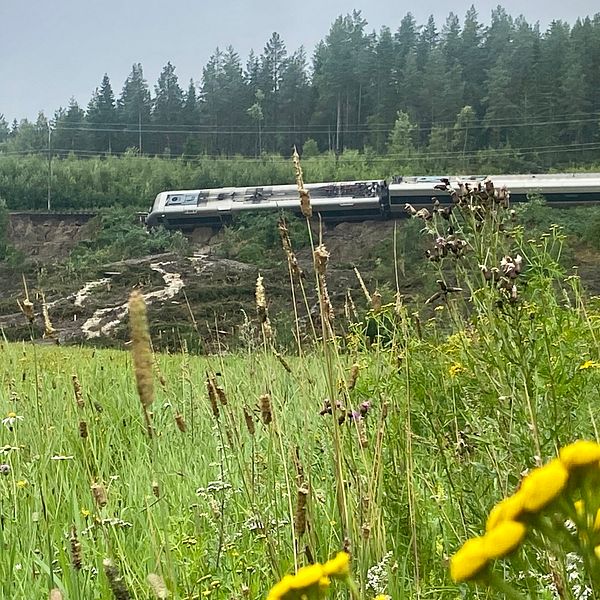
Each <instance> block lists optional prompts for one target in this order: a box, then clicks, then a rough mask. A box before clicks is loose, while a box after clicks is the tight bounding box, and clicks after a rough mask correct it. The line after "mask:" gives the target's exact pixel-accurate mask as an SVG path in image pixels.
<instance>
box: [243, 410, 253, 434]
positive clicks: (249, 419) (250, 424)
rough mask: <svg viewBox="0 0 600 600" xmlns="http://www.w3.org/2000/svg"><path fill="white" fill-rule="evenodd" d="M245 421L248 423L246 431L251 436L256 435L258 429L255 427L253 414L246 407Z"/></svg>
mask: <svg viewBox="0 0 600 600" xmlns="http://www.w3.org/2000/svg"><path fill="white" fill-rule="evenodd" d="M244 421H245V422H246V429H247V430H248V433H249V434H250V435H254V434H255V433H256V427H255V425H254V417H253V416H252V413H251V412H250V411H249V410H248V409H247V408H246V407H245V406H244Z"/></svg>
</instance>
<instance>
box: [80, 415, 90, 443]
mask: <svg viewBox="0 0 600 600" xmlns="http://www.w3.org/2000/svg"><path fill="white" fill-rule="evenodd" d="M87 436H88V425H87V422H86V421H84V420H83V419H82V420H81V421H79V437H80V438H83V439H85V438H86V437H87Z"/></svg>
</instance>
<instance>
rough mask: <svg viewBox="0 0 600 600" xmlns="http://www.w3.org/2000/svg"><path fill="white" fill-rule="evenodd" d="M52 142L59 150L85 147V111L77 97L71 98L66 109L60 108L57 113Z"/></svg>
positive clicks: (65, 150) (73, 150)
mask: <svg viewBox="0 0 600 600" xmlns="http://www.w3.org/2000/svg"><path fill="white" fill-rule="evenodd" d="M52 143H53V146H54V148H55V149H56V151H57V152H61V151H64V152H71V151H72V152H76V151H77V150H84V149H85V143H86V132H85V111H84V110H83V109H82V108H80V106H79V104H77V101H76V100H75V98H71V100H70V101H69V106H68V107H67V109H66V110H60V109H59V110H58V111H57V113H56V114H55V116H54V133H53V134H52Z"/></svg>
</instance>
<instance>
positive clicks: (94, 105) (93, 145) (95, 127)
mask: <svg viewBox="0 0 600 600" xmlns="http://www.w3.org/2000/svg"><path fill="white" fill-rule="evenodd" d="M86 122H87V125H88V129H89V133H88V148H89V149H90V150H94V151H95V152H108V153H110V152H112V150H113V148H112V144H113V141H114V139H115V137H116V135H117V134H118V132H119V130H120V129H121V127H120V126H119V124H118V121H117V111H116V107H115V95H114V94H113V90H112V87H111V85H110V79H109V77H108V75H107V74H106V73H105V74H104V77H103V78H102V83H101V84H100V88H96V90H95V91H94V94H93V96H92V99H91V100H90V102H89V104H88V108H87V114H86Z"/></svg>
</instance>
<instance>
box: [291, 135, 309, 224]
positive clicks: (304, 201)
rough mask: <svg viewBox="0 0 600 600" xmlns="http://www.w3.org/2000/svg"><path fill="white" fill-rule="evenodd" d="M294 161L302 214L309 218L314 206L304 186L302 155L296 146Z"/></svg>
mask: <svg viewBox="0 0 600 600" xmlns="http://www.w3.org/2000/svg"><path fill="white" fill-rule="evenodd" d="M292 160H293V161H294V171H295V175H296V185H297V186H298V193H299V194H300V211H301V212H302V215H303V216H305V217H306V218H307V219H310V218H311V217H312V206H311V204H310V194H309V193H308V190H307V189H306V188H305V187H304V176H303V174H302V165H301V164H300V156H299V155H298V151H297V150H296V147H295V146H294V154H293V155H292Z"/></svg>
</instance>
